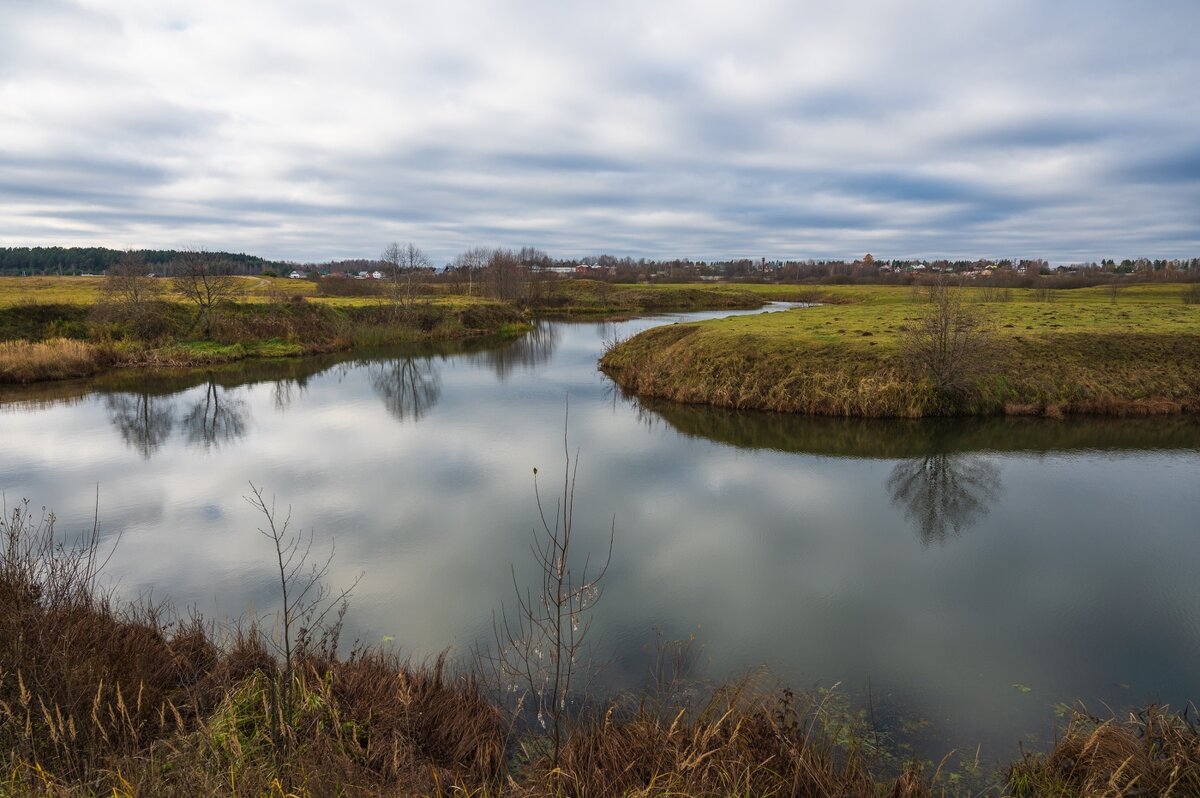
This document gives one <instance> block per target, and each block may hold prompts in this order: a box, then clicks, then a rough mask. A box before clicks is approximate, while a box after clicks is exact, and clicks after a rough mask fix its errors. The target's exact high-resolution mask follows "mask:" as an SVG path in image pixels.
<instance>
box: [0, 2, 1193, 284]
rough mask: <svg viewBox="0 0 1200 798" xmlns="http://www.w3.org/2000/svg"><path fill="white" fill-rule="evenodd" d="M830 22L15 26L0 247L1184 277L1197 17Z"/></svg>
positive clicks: (445, 13) (3, 85)
mask: <svg viewBox="0 0 1200 798" xmlns="http://www.w3.org/2000/svg"><path fill="white" fill-rule="evenodd" d="M852 5H853V7H852V8H851V7H847V8H844V9H843V8H840V7H838V8H834V7H830V8H821V9H813V8H808V9H804V10H800V9H797V8H790V7H783V6H781V5H780V4H776V3H771V2H768V1H767V0H762V2H755V3H750V4H749V5H748V6H746V7H745V8H743V9H741V10H740V11H739V12H738V13H737V14H730V15H728V16H723V13H724V12H721V11H715V10H704V9H698V8H695V7H692V6H688V7H687V9H686V13H685V12H684V10H683V7H682V6H680V7H676V6H673V5H671V4H665V5H663V6H661V7H643V6H634V7H628V8H625V7H622V8H620V9H611V10H606V11H604V12H600V11H598V10H595V9H580V10H575V11H572V12H570V13H568V12H566V11H565V10H556V11H555V12H554V13H548V12H547V11H546V9H545V8H542V7H540V6H535V5H534V4H530V3H518V4H516V5H513V6H511V7H508V8H506V9H505V10H504V13H503V15H501V14H500V12H499V11H497V10H495V9H493V8H492V7H490V6H488V5H483V4H481V5H476V6H470V5H468V6H464V7H459V6H454V7H449V6H447V7H429V8H421V9H414V10H411V11H410V12H406V14H404V15H403V19H400V18H399V17H397V16H396V12H395V10H394V9H392V8H390V7H389V6H386V5H384V4H380V5H378V6H371V5H366V6H363V7H361V8H358V9H356V10H355V11H354V12H352V13H347V14H342V15H332V14H330V13H329V11H328V9H322V8H320V7H319V4H300V5H290V6H286V7H285V6H283V5H277V4H271V3H267V4H263V5H261V6H256V7H255V8H254V9H252V10H250V11H246V12H245V13H238V14H234V13H232V12H231V11H230V10H228V9H226V8H224V7H223V6H221V5H220V4H215V5H203V6H202V5H199V4H196V5H193V4H190V3H183V4H181V5H179V6H178V7H176V8H173V9H172V11H171V12H170V13H166V12H164V11H162V10H161V9H153V8H151V7H146V8H141V9H127V10H124V11H120V12H108V13H103V14H100V13H98V12H94V11H89V10H84V9H82V8H80V7H78V6H75V5H70V4H66V3H53V4H51V3H37V4H35V3H31V2H18V3H9V4H6V7H5V15H6V19H5V25H4V26H3V30H0V45H6V46H3V47H0V81H2V82H0V92H3V96H4V97H5V99H6V102H5V104H4V105H3V106H0V135H3V141H4V142H5V145H4V151H3V153H0V225H3V227H2V229H4V230H5V237H4V240H3V241H2V242H0V243H3V244H55V243H63V244H83V243H87V244H110V245H129V244H132V245H158V246H172V245H180V244H181V243H183V242H185V241H186V242H187V243H190V244H193V245H201V246H212V247H221V248H246V249H253V250H255V251H257V252H259V253H260V254H263V255H265V256H268V257H285V258H292V259H299V260H308V259H320V258H326V257H341V256H363V255H372V254H374V253H375V252H376V251H377V250H378V249H379V247H380V246H382V244H383V243H385V242H386V241H388V240H392V239H398V238H408V239H412V240H414V241H416V242H418V243H420V244H421V245H422V246H423V247H425V248H426V249H428V250H430V251H431V252H432V253H433V254H434V255H435V257H436V258H437V259H438V260H439V261H445V260H449V258H450V257H452V256H453V254H454V253H455V251H457V249H460V248H462V247H464V246H468V245H472V244H495V245H520V244H526V243H528V244H533V245H537V246H543V247H545V248H548V249H551V250H552V251H553V252H555V253H556V254H562V255H572V254H585V253H588V252H594V251H596V250H610V251H619V252H621V253H622V254H631V255H635V256H637V255H646V256H672V255H681V256H682V255H686V256H691V257H723V256H734V255H738V256H740V255H750V256H758V255H764V256H767V257H819V256H846V255H853V254H859V253H860V252H861V251H864V250H865V248H866V247H867V244H866V242H870V249H871V250H872V251H873V252H876V254H878V255H881V256H888V255H896V256H899V255H911V254H919V255H939V254H944V255H954V254H965V253H973V254H999V253H998V252H996V253H993V252H992V251H990V249H991V248H998V249H1004V248H1008V247H1018V246H1019V247H1022V248H1026V247H1028V248H1029V254H1039V255H1042V256H1045V257H1049V258H1051V259H1055V260H1070V259H1074V258H1078V257H1085V256H1087V254H1088V253H1092V252H1096V251H1101V250H1104V251H1107V253H1108V254H1112V255H1131V254H1147V253H1150V252H1153V253H1154V254H1158V255H1193V254H1195V252H1194V251H1193V248H1194V247H1195V242H1196V241H1197V239H1198V238H1200V221H1198V220H1200V214H1197V213H1196V209H1197V207H1198V205H1200V197H1198V196H1197V192H1196V191H1195V190H1194V188H1195V185H1196V182H1197V181H1198V180H1200V153H1198V152H1197V150H1196V149H1195V147H1194V145H1193V144H1192V142H1194V141H1195V140H1197V138H1200V122H1198V121H1197V120H1198V119H1200V113H1197V112H1198V111H1200V98H1197V97H1196V96H1195V93H1194V92H1193V91H1191V89H1190V83H1189V79H1188V78H1187V76H1189V75H1195V74H1196V73H1197V71H1198V70H1200V56H1198V55H1197V54H1196V53H1195V51H1194V48H1193V47H1192V46H1191V42H1190V40H1189V31H1190V30H1192V29H1193V28H1194V27H1195V25H1194V24H1193V23H1200V11H1197V7H1196V6H1195V5H1194V4H1193V3H1189V2H1185V1H1184V0H1177V1H1176V2H1160V3H1155V4H1153V5H1151V6H1148V7H1146V8H1144V9H1139V11H1138V13H1136V14H1133V13H1131V12H1130V9H1129V7H1128V6H1127V5H1125V4H1122V3H1100V4H1095V3H1089V4H1085V3H1081V2H1066V3H1063V4H1056V5H1055V7H1054V8H1048V7H1045V6H1041V5H1036V4H1024V5H1013V4H1010V3H999V2H989V3H981V4H977V5H972V6H971V7H969V8H967V7H962V6H954V5H952V4H948V3H943V2H938V0H927V1H926V2H921V3H917V4H915V5H914V6H913V7H912V8H911V9H908V10H906V11H905V12H904V13H900V12H899V11H898V10H897V9H896V8H895V7H893V6H891V5H890V4H884V3H878V2H869V0H862V1H861V2H857V3H853V4H852ZM862 19H873V20H875V21H876V23H877V24H876V26H875V27H872V28H866V27H864V26H863V25H862V24H861V22H860V21H859V20H862ZM401 23H402V24H401ZM396 26H399V27H396ZM393 27H395V28H396V32H395V36H394V37H392V38H391V39H390V40H389V36H388V35H387V31H388V30H390V29H391V28H393ZM266 30H270V34H271V35H270V36H265V35H264V31H266ZM48 31H53V35H48V34H47V32H48ZM97 37H99V38H101V39H105V38H106V39H107V40H108V41H109V42H110V44H111V47H108V48H97V47H96V46H95V42H96V40H97ZM1131 42H1132V43H1131ZM1136 42H1154V46H1153V47H1146V46H1140V45H1137V44H1136ZM7 45H11V46H7ZM33 87H38V88H36V89H35V88H33ZM1131 209H1132V210H1131ZM100 229H103V230H105V231H107V232H106V233H104V234H103V235H102V237H101V238H100V239H97V238H96V236H97V235H98V233H97V232H96V231H97V230H100ZM47 230H55V231H56V232H55V233H54V235H55V236H60V237H62V238H61V239H55V240H50V239H47V238H46V235H47V233H46V231H47ZM64 230H68V231H69V230H74V231H75V232H73V233H71V232H63V231H64ZM103 236H111V239H110V238H104V237H103Z"/></svg>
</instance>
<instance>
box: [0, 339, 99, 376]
mask: <svg viewBox="0 0 1200 798" xmlns="http://www.w3.org/2000/svg"><path fill="white" fill-rule="evenodd" d="M117 359H118V358H117V357H116V353H115V352H114V351H113V349H112V348H111V347H108V346H105V345H103V344H95V343H89V342H87V341H76V340H72V339H69V338H53V339H51V340H48V341H40V342H36V343H31V342H29V341H0V383H3V382H15V383H26V382H35V381H38V380H64V379H70V378H73V377H89V376H91V375H93V374H97V373H99V372H100V371H103V370H104V369H106V368H109V367H111V366H112V365H113V364H114V363H115V362H116V361H117Z"/></svg>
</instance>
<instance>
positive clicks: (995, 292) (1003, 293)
mask: <svg viewBox="0 0 1200 798" xmlns="http://www.w3.org/2000/svg"><path fill="white" fill-rule="evenodd" d="M979 298H980V301H981V302H1011V301H1012V289H1011V288H1008V287H1005V286H999V285H985V286H983V288H982V289H981V291H980V294H979Z"/></svg>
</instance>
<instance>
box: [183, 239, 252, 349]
mask: <svg viewBox="0 0 1200 798" xmlns="http://www.w3.org/2000/svg"><path fill="white" fill-rule="evenodd" d="M171 271H172V272H173V274H174V277H173V278H172V280H171V283H172V285H173V286H174V288H175V290H176V291H178V292H179V293H180V294H182V295H183V296H184V298H185V299H187V300H188V301H189V302H190V303H192V304H193V305H195V306H196V320H195V322H194V323H193V329H194V328H195V326H197V325H199V326H200V328H201V329H202V330H203V331H204V337H205V338H209V337H211V336H212V325H213V317H214V315H215V313H216V309H217V307H218V306H219V305H220V304H221V303H222V302H225V301H226V300H228V299H231V298H232V297H234V296H236V295H237V293H238V291H239V290H240V288H241V281H240V280H239V279H238V278H237V277H235V276H234V275H233V270H232V269H231V268H230V266H229V264H228V263H226V262H224V261H221V260H217V259H215V258H212V257H210V256H207V255H206V254H205V253H202V252H184V253H183V254H182V255H181V256H180V257H179V258H177V259H176V260H175V262H174V263H173V264H172V265H171Z"/></svg>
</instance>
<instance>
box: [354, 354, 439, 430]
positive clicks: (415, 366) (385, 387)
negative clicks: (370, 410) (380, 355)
mask: <svg viewBox="0 0 1200 798" xmlns="http://www.w3.org/2000/svg"><path fill="white" fill-rule="evenodd" d="M368 368H369V369H370V374H371V386H372V387H373V388H374V389H375V392H376V393H377V394H379V398H380V399H382V400H383V404H384V405H385V406H386V407H387V409H388V412H389V413H391V414H392V415H393V416H395V417H396V418H397V419H399V420H400V421H405V420H407V419H409V418H411V419H412V420H413V421H420V420H421V418H422V417H424V416H425V414H426V413H428V412H429V409H430V408H432V407H433V406H434V404H436V403H437V400H438V397H439V396H441V393H442V375H441V374H440V373H438V370H437V369H436V368H435V367H434V365H433V361H432V360H430V359H428V358H413V357H406V358H396V359H395V360H381V361H377V362H373V363H370V364H369V365H368Z"/></svg>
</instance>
